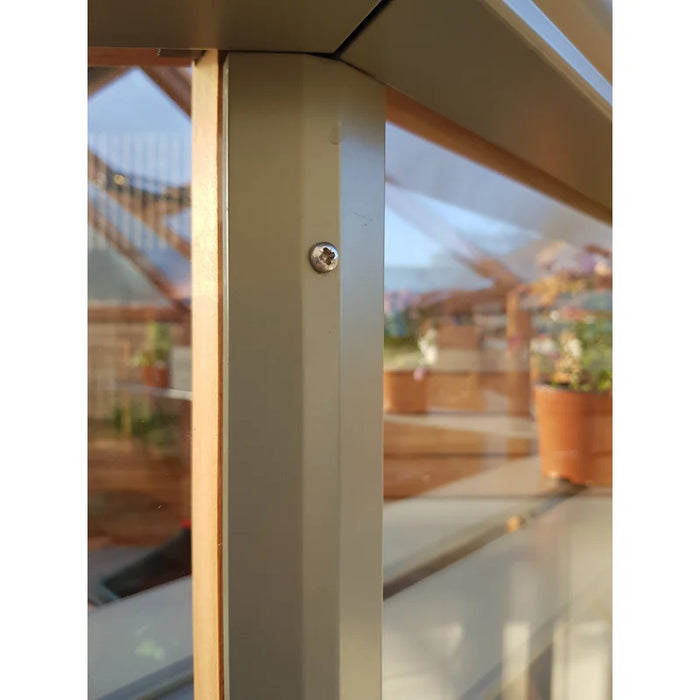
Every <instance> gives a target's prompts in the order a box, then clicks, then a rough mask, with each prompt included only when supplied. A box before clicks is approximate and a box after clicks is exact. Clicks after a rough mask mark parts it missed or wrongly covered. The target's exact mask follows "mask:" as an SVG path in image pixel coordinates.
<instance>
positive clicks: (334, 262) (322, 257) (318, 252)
mask: <svg viewBox="0 0 700 700" xmlns="http://www.w3.org/2000/svg"><path fill="white" fill-rule="evenodd" d="M309 260H310V261H311V266H312V267H313V268H314V270H316V272H331V271H332V270H335V268H336V267H338V262H339V261H340V254H339V253H338V249H337V248H336V247H335V246H334V245H333V244H332V243H317V244H316V245H315V246H314V247H313V248H312V249H311V250H310V251H309Z"/></svg>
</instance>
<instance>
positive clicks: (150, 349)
mask: <svg viewBox="0 0 700 700" xmlns="http://www.w3.org/2000/svg"><path fill="white" fill-rule="evenodd" d="M171 348H172V340H171V338H170V327H169V326H167V325H166V324H164V323H156V322H152V323H149V324H148V327H147V329H146V342H145V343H144V346H143V348H142V349H141V350H140V352H138V353H137V354H136V356H135V357H134V364H135V365H136V366H137V367H151V366H153V365H157V364H166V363H167V362H168V358H169V357H170V349H171Z"/></svg>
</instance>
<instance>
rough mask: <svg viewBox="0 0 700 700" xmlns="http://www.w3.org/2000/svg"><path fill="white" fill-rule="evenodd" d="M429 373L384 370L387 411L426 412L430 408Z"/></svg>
mask: <svg viewBox="0 0 700 700" xmlns="http://www.w3.org/2000/svg"><path fill="white" fill-rule="evenodd" d="M427 387H428V374H427V373H424V374H422V375H419V376H418V377H416V375H415V374H414V372H409V371H406V372H403V371H386V372H384V412H385V413H425V412H426V411H427V408H428V389H427Z"/></svg>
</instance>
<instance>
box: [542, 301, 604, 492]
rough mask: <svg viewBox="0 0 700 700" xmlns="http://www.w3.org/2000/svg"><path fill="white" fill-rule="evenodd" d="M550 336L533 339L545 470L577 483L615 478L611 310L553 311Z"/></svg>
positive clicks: (570, 309) (565, 309)
mask: <svg viewBox="0 0 700 700" xmlns="http://www.w3.org/2000/svg"><path fill="white" fill-rule="evenodd" d="M553 320H554V322H555V324H556V328H555V330H554V332H553V334H552V336H551V337H550V338H549V339H546V340H545V341H544V342H542V340H540V341H539V342H536V343H533V348H534V352H533V359H534V361H535V362H534V364H535V366H536V368H537V374H538V379H537V382H536V384H535V386H534V398H535V416H536V420H537V433H538V438H539V453H540V458H541V462H542V471H543V473H544V474H545V475H547V476H549V477H553V478H563V479H567V480H568V481H570V482H571V483H574V484H597V485H606V486H609V485H611V484H612V323H611V319H610V318H609V314H601V313H596V312H590V311H588V310H585V309H572V308H564V309H562V310H561V311H556V312H553Z"/></svg>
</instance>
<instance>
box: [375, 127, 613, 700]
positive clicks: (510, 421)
mask: <svg viewBox="0 0 700 700" xmlns="http://www.w3.org/2000/svg"><path fill="white" fill-rule="evenodd" d="M386 161H387V192H386V194H387V211H386V251H385V335H384V362H385V364H384V410H385V415H384V503H385V506H384V582H385V583H384V599H385V602H384V648H383V662H384V698H385V700H394V699H396V700H411V699H414V698H415V699H416V700H418V699H420V700H425V699H432V698H436V699H437V698H440V699H441V700H452V699H454V700H458V699H465V698H474V699H476V698H479V699H482V698H489V699H495V698H522V699H523V700H525V699H526V698H531V697H537V698H542V699H544V698H573V697H585V698H587V699H590V700H603V699H604V698H609V697H610V695H611V624H612V623H611V478H612V455H611V429H612V399H611V391H612V364H611V363H612V295H611V290H612V256H611V253H610V250H611V245H612V233H611V229H610V227H609V226H607V225H604V224H602V223H600V222H598V221H594V220H592V219H590V218H588V217H586V216H584V215H582V214H579V213H577V212H575V211H573V210H572V209H570V208H568V207H566V206H564V205H562V204H560V203H558V202H555V201H553V200H551V199H549V198H547V197H545V196H543V195H541V194H539V193H537V192H535V191H533V190H531V189H529V188H527V187H524V186H522V185H520V184H518V183H515V182H513V181H510V180H509V179H507V178H505V177H503V176H501V175H499V174H496V173H494V172H492V171H489V170H488V169H486V168H484V167H482V166H478V165H476V164H474V163H471V162H469V161H468V160H466V159H464V158H462V157H459V156H457V155H456V154H454V153H451V152H448V151H446V150H444V149H442V148H439V147H437V146H434V145H432V144H430V143H428V142H426V141H424V140H422V139H420V138H418V137H416V136H414V135H412V134H409V133H407V132H404V131H402V130H401V129H398V128H396V127H394V126H392V125H388V126H387V153H386Z"/></svg>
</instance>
